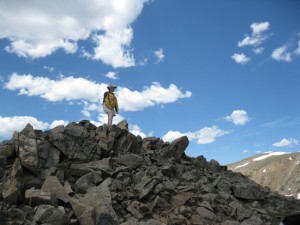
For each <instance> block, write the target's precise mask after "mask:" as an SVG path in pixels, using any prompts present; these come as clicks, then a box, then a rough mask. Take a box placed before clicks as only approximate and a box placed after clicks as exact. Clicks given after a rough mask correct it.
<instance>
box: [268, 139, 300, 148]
mask: <svg viewBox="0 0 300 225" xmlns="http://www.w3.org/2000/svg"><path fill="white" fill-rule="evenodd" d="M295 144H298V140H296V139H295V138H290V139H287V138H283V139H282V140H281V141H279V142H276V143H274V144H273V146H274V147H287V146H292V145H295Z"/></svg>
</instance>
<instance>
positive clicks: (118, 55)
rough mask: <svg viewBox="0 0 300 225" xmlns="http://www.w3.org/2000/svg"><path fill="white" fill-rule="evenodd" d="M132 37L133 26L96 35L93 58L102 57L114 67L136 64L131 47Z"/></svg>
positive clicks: (101, 58)
mask: <svg viewBox="0 0 300 225" xmlns="http://www.w3.org/2000/svg"><path fill="white" fill-rule="evenodd" d="M132 38H133V30H132V28H126V29H123V30H114V31H107V32H106V33H105V34H104V35H98V36H96V37H94V40H95V42H96V43H97V47H96V48H95V49H94V50H95V55H94V56H93V58H94V59H100V60H102V61H103V62H104V63H105V64H108V65H111V66H113V67H114V68H117V67H130V66H134V65H135V59H134V57H133V54H132V49H130V43H131V40H132Z"/></svg>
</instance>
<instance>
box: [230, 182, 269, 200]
mask: <svg viewBox="0 0 300 225" xmlns="http://www.w3.org/2000/svg"><path fill="white" fill-rule="evenodd" d="M233 194H234V196H235V197H238V198H243V199H251V200H260V199H261V200H262V199H264V198H265V194H264V192H263V189H261V187H260V186H259V185H258V184H251V185H249V184H244V183H240V184H237V185H235V186H234V187H233Z"/></svg>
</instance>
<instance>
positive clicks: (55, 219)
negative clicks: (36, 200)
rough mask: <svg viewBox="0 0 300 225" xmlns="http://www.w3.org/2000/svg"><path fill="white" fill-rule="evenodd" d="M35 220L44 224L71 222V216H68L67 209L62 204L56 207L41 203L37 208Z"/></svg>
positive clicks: (57, 224)
mask: <svg viewBox="0 0 300 225" xmlns="http://www.w3.org/2000/svg"><path fill="white" fill-rule="evenodd" d="M34 220H35V221H36V222H38V223H43V224H53V225H54V224H55V225H67V224H69V218H68V217H67V215H66V213H65V210H64V208H63V207H62V206H59V207H58V208H55V207H53V206H52V205H40V206H38V207H37V209H36V212H35V215H34Z"/></svg>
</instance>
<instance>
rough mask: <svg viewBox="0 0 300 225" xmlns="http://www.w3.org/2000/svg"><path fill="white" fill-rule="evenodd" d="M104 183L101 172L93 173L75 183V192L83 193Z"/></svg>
mask: <svg viewBox="0 0 300 225" xmlns="http://www.w3.org/2000/svg"><path fill="white" fill-rule="evenodd" d="M102 181H103V179H102V173H101V172H94V171H93V172H91V173H88V174H86V175H84V176H82V177H80V178H79V179H78V180H77V181H76V183H75V191H77V192H82V191H84V192H85V191H86V190H87V189H88V188H90V187H92V186H94V185H98V184H100V183H101V182H102Z"/></svg>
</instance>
